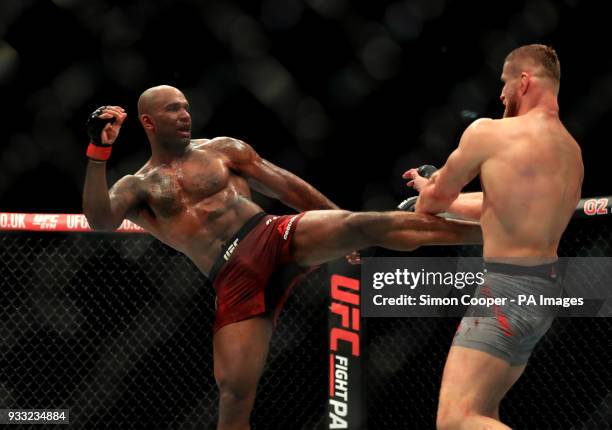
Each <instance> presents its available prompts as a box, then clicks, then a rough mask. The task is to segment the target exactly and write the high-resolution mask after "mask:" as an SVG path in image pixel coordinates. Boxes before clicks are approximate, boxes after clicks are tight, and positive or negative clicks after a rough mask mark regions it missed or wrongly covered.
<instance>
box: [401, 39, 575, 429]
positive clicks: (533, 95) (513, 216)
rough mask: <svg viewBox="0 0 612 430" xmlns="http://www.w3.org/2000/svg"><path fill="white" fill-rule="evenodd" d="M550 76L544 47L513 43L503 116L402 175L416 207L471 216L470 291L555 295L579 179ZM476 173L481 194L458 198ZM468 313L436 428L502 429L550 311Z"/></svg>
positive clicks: (554, 77) (555, 70) (554, 76)
mask: <svg viewBox="0 0 612 430" xmlns="http://www.w3.org/2000/svg"><path fill="white" fill-rule="evenodd" d="M559 78H560V68H559V60H558V58H557V54H556V53H555V51H554V50H553V49H552V48H550V47H546V46H543V45H527V46H522V47H520V48H517V49H515V50H514V51H512V52H511V53H510V54H509V55H508V56H507V57H506V60H505V63H504V67H503V72H502V75H501V80H502V81H503V83H504V87H503V89H502V92H501V101H502V103H503V104H504V106H505V111H504V118H502V119H499V120H492V119H480V120H477V121H475V122H474V123H472V124H471V125H470V126H469V127H468V128H467V129H466V130H465V132H464V133H463V136H462V137H461V140H460V142H459V147H458V148H457V149H456V150H455V151H454V152H453V153H452V154H451V155H450V156H449V158H448V160H447V162H446V164H445V165H444V167H442V168H441V169H440V170H439V171H438V172H436V173H434V174H433V175H432V177H431V178H430V179H429V180H427V179H425V178H423V177H421V176H419V175H418V174H416V170H415V169H411V170H409V171H407V172H406V173H405V174H404V177H405V178H408V179H411V182H409V185H411V186H414V187H415V188H416V189H417V190H420V195H419V198H418V200H417V203H416V212H417V213H430V214H435V213H439V212H442V211H447V212H450V213H454V214H455V215H459V216H462V217H464V218H466V219H477V220H480V224H481V226H482V232H483V244H484V247H483V256H484V260H485V268H486V270H487V273H486V275H485V283H484V284H483V285H482V286H481V287H480V288H479V289H477V291H476V293H475V294H476V295H479V296H494V297H513V296H515V295H516V294H518V293H527V294H538V293H541V294H546V295H548V296H551V294H555V292H559V289H560V286H559V283H558V277H559V276H558V268H557V267H556V261H557V247H558V245H559V241H560V238H561V234H562V233H563V231H564V230H565V228H566V226H567V224H568V223H569V220H570V219H571V217H572V214H573V213H574V209H575V208H576V205H577V203H578V200H579V199H580V188H581V185H582V178H583V165H582V157H581V152H580V148H579V147H578V144H577V143H576V141H575V140H574V139H573V138H572V136H571V135H570V134H569V132H568V131H567V130H566V129H565V127H564V126H563V124H562V123H561V121H560V120H559V105H558V103H557V94H558V92H559ZM478 174H480V182H481V185H482V190H483V192H482V193H468V194H461V195H460V194H459V193H460V191H461V189H462V188H463V187H464V186H465V185H466V184H467V183H468V182H470V181H471V180H472V179H474V178H475V177H476V176H477V175H478ZM470 312H474V309H468V311H467V313H466V317H464V318H463V320H462V321H461V324H460V325H459V328H458V330H457V333H456V335H455V338H454V340H453V344H452V346H451V348H450V352H449V354H448V358H447V360H446V366H445V368H444V375H443V377H442V387H441V390H440V399H439V404H438V416H437V427H438V429H440V430H447V429H465V430H468V429H492V430H493V429H508V428H509V427H507V426H506V425H504V424H502V423H501V422H500V421H499V403H500V401H501V400H502V398H503V397H504V396H505V394H506V393H507V392H508V390H509V389H510V388H511V387H512V385H513V384H514V383H515V382H516V381H517V379H518V378H519V377H520V375H521V374H522V373H523V371H524V370H525V366H526V364H527V360H528V359H529V356H530V355H531V352H532V351H533V348H534V347H535V345H536V343H537V342H538V341H539V340H540V339H541V337H542V336H543V335H544V334H545V333H546V331H547V330H548V329H549V327H550V325H551V324H552V321H553V318H554V317H553V316H552V315H549V316H542V315H537V316H536V315H533V314H532V313H531V312H533V311H531V312H530V310H529V309H528V308H526V307H520V306H515V305H513V304H512V303H511V304H510V305H506V306H504V307H503V310H500V309H497V310H495V311H494V312H493V314H492V315H490V316H489V317H483V318H479V317H476V316H473V317H470V316H469V315H470Z"/></svg>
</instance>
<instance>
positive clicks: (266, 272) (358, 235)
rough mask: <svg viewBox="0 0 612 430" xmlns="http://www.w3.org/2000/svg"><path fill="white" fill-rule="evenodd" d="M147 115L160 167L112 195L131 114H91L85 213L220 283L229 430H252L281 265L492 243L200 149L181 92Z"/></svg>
mask: <svg viewBox="0 0 612 430" xmlns="http://www.w3.org/2000/svg"><path fill="white" fill-rule="evenodd" d="M138 116H139V119H140V122H141V123H142V126H143V127H144V129H145V132H146V134H147V137H148V139H149V143H150V144H151V152H152V154H151V158H150V159H149V160H148V161H147V162H146V163H145V165H144V166H143V167H142V168H141V169H140V170H139V171H138V172H136V173H135V174H133V175H128V176H125V177H123V178H122V179H120V180H119V181H118V182H117V183H116V184H115V185H114V186H113V187H112V188H111V189H110V191H109V190H108V186H107V183H106V167H105V161H106V160H107V159H108V158H109V156H110V150H111V148H112V146H111V145H112V144H113V142H114V141H115V139H116V138H117V136H118V133H119V129H120V127H121V124H122V123H123V121H124V120H125V118H126V113H125V111H124V110H123V109H122V108H121V107H118V106H105V107H103V108H100V109H98V110H97V111H95V112H94V113H93V114H92V115H91V117H90V120H89V121H88V130H89V133H90V138H91V143H90V146H89V148H88V151H87V155H88V157H89V158H90V161H89V163H88V166H87V173H86V178H85V188H84V193H83V210H84V213H85V215H86V216H87V219H88V221H89V223H90V225H91V226H92V227H93V228H94V229H101V230H113V229H115V228H117V227H118V226H119V225H120V223H121V222H122V221H123V219H124V218H128V219H130V220H132V221H134V222H135V223H137V224H138V225H140V226H142V227H144V228H145V229H146V230H147V231H148V232H149V233H151V234H152V235H154V236H155V237H156V238H158V239H159V240H161V241H162V242H164V243H166V244H168V245H169V246H171V247H173V248H175V249H177V250H179V251H181V252H183V253H184V254H185V255H187V256H188V257H189V258H190V259H191V260H192V261H193V262H194V264H195V265H196V266H197V267H198V268H199V269H200V270H201V271H202V272H203V273H204V274H205V275H206V276H208V277H209V278H210V279H211V280H212V282H213V287H214V289H215V291H216V294H217V311H216V319H215V324H214V337H213V349H214V373H215V379H216V382H217V385H218V388H219V390H220V401H219V421H218V428H219V429H248V428H249V415H250V412H251V409H252V407H253V402H254V400H255V391H256V387H257V383H258V381H259V378H260V376H261V374H262V372H263V368H264V363H265V361H266V356H267V354H268V345H269V342H270V337H271V335H272V329H273V326H274V321H275V315H277V314H278V312H279V311H280V308H281V306H282V303H283V302H284V297H283V296H285V295H286V293H287V291H284V292H283V294H281V295H280V297H279V296H278V295H275V294H273V293H272V292H271V289H270V288H268V286H267V284H268V281H269V278H270V277H271V274H272V273H273V272H275V270H276V269H277V268H279V267H280V266H282V265H285V264H287V263H291V262H295V263H297V264H299V265H300V266H304V267H306V266H312V265H317V264H320V263H324V262H327V261H330V260H334V259H337V258H339V257H342V256H344V255H346V254H348V253H350V252H351V251H353V250H356V249H361V248H365V247H369V246H373V245H376V246H382V247H386V248H391V249H395V250H411V249H414V248H416V247H418V246H421V245H424V244H453V243H465V242H471V243H474V242H480V241H481V233H480V229H479V227H477V226H476V227H474V226H472V225H462V224H460V223H455V222H452V221H446V220H443V219H440V218H438V217H434V216H431V215H426V214H413V213H405V212H388V213H352V212H348V211H343V210H339V209H338V207H337V206H336V205H335V204H333V203H332V202H331V201H330V200H329V199H327V198H326V197H325V196H323V195H322V194H321V193H320V192H318V191H317V190H315V189H314V188H313V187H312V186H311V185H309V184H307V183H306V182H304V181H303V180H301V179H300V178H298V177H296V176H294V175H292V174H291V173H289V172H287V171H285V170H283V169H281V168H279V167H277V166H275V165H273V164H272V163H270V162H268V161H266V160H264V159H262V158H260V157H259V155H257V153H256V152H255V151H254V150H253V148H251V147H250V146H249V145H247V144H246V143H244V142H242V141H240V140H237V139H232V138H229V137H219V138H215V139H211V140H207V139H196V140H192V139H191V116H190V114H189V104H188V102H187V100H186V98H185V96H184V95H183V93H182V92H180V91H179V90H177V89H176V88H173V87H170V86H159V87H154V88H150V89H148V90H146V91H145V92H144V93H143V94H142V95H141V96H140V99H139V100H138ZM104 121H107V122H109V123H108V124H106V125H104V124H103V122H104ZM101 122H102V124H100V123H101ZM102 127H103V128H102ZM250 187H252V188H253V189H255V190H257V191H259V192H261V193H263V194H265V195H267V196H269V197H272V198H276V199H279V200H280V201H281V202H283V203H284V204H286V205H287V206H290V207H292V208H294V209H296V210H297V211H309V212H301V213H299V214H297V215H288V216H271V215H266V214H265V213H263V211H262V209H261V208H260V207H259V206H258V205H256V204H255V203H254V202H253V201H252V200H251V191H250ZM320 209H326V210H320Z"/></svg>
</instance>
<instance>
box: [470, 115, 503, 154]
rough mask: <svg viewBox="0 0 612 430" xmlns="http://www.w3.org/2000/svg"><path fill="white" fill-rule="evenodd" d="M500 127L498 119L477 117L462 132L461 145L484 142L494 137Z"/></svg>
mask: <svg viewBox="0 0 612 430" xmlns="http://www.w3.org/2000/svg"><path fill="white" fill-rule="evenodd" d="M499 128H500V124H499V120H496V119H491V118H479V119H477V120H476V121H474V122H472V123H471V124H470V125H469V126H468V127H467V128H466V129H465V131H464V132H463V136H462V137H461V146H463V147H465V146H468V145H469V146H474V145H477V144H480V143H485V142H487V141H489V140H491V138H493V137H494V135H495V134H496V133H498V130H499Z"/></svg>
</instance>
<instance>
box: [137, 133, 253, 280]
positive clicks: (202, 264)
mask: <svg viewBox="0 0 612 430" xmlns="http://www.w3.org/2000/svg"><path fill="white" fill-rule="evenodd" d="M219 145H223V142H219V141H216V140H212V141H205V140H197V141H192V144H191V150H190V151H188V153H187V154H186V155H184V156H183V157H180V158H177V159H175V160H174V161H172V162H171V163H169V164H161V165H151V164H150V163H147V164H146V165H145V166H144V167H143V168H142V169H141V170H140V171H139V172H138V173H136V176H137V177H138V178H139V179H140V181H139V190H138V191H139V194H140V196H141V198H140V201H141V203H140V204H139V205H138V207H137V208H136V209H135V210H134V211H132V212H131V213H130V214H129V218H130V219H132V220H133V221H134V222H136V223H137V224H139V225H140V226H142V227H143V228H145V229H146V230H147V231H148V232H149V233H151V234H152V235H154V236H155V237H157V238H158V239H159V240H161V241H162V242H164V243H166V244H168V245H169V246H171V247H173V248H175V249H177V250H179V251H181V252H183V253H184V254H186V255H187V256H188V257H189V258H191V259H192V260H193V262H194V263H195V264H196V265H197V266H198V268H199V269H200V270H201V271H202V272H204V273H205V274H208V273H210V269H211V268H212V265H213V263H214V261H215V259H216V257H217V256H218V255H219V253H220V251H221V247H222V245H223V244H224V243H225V242H226V241H227V240H228V239H230V237H231V236H232V235H233V234H235V233H236V232H237V231H238V230H239V229H240V227H241V226H242V225H243V224H244V223H245V222H246V221H247V220H248V219H249V218H250V217H252V216H253V215H255V214H256V213H258V212H260V211H261V208H260V207H259V206H258V205H256V204H255V203H253V202H252V201H251V193H250V188H249V185H248V183H247V181H246V180H245V179H244V178H242V177H241V176H239V175H237V174H236V173H235V172H233V171H232V170H231V169H230V168H229V167H228V163H227V162H226V160H225V159H224V157H223V156H222V153H221V152H219Z"/></svg>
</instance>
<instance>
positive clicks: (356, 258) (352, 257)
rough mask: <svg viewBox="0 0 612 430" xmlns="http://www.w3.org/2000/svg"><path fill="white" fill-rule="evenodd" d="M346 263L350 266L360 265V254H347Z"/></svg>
mask: <svg viewBox="0 0 612 430" xmlns="http://www.w3.org/2000/svg"><path fill="white" fill-rule="evenodd" d="M346 261H348V262H349V263H350V264H361V254H360V253H359V251H353V252H351V253H350V254H347V256H346Z"/></svg>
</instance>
